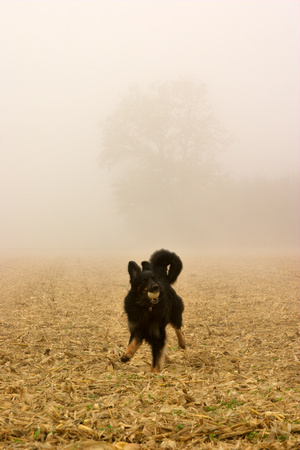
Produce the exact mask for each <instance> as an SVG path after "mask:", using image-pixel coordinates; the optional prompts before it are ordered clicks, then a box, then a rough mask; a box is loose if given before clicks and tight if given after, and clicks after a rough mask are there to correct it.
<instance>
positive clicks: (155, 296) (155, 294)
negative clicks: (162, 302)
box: [148, 292, 159, 300]
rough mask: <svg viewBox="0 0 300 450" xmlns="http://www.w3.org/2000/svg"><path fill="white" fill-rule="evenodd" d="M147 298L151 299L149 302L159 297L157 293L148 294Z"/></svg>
mask: <svg viewBox="0 0 300 450" xmlns="http://www.w3.org/2000/svg"><path fill="white" fill-rule="evenodd" d="M148 297H149V298H151V300H155V299H156V298H158V297H159V292H148Z"/></svg>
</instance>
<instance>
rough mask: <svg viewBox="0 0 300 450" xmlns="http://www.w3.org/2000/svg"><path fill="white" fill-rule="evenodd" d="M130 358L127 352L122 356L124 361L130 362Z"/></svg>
mask: <svg viewBox="0 0 300 450" xmlns="http://www.w3.org/2000/svg"><path fill="white" fill-rule="evenodd" d="M129 360H130V358H129V356H127V355H125V353H124V355H122V356H121V361H122V362H123V363H125V362H128V361H129Z"/></svg>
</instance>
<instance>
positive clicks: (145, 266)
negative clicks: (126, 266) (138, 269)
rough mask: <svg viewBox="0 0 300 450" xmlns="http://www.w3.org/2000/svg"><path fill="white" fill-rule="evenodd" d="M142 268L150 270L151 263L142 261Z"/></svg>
mask: <svg viewBox="0 0 300 450" xmlns="http://www.w3.org/2000/svg"><path fill="white" fill-rule="evenodd" d="M142 268H143V270H152V267H151V264H150V263H149V261H142Z"/></svg>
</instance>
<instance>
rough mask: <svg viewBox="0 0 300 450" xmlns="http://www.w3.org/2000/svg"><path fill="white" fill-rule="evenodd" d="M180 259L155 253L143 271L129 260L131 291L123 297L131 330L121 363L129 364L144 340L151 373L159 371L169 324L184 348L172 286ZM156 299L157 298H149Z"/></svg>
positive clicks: (180, 303)
mask: <svg viewBox="0 0 300 450" xmlns="http://www.w3.org/2000/svg"><path fill="white" fill-rule="evenodd" d="M181 269H182V262H181V260H180V258H179V257H178V256H177V255H176V254H175V253H172V252H169V251H168V250H164V249H162V250H159V251H157V252H155V253H154V254H153V255H152V256H151V258H150V261H149V262H148V261H143V262H142V268H140V266H139V265H138V264H137V263H136V262H134V261H129V263H128V272H129V275H130V284H131V289H130V291H129V292H128V294H127V296H126V297H125V304H124V306H125V312H126V314H127V317H128V327H129V331H130V333H131V334H130V340H129V345H128V348H127V350H126V352H125V353H124V355H123V356H122V358H121V360H122V361H123V362H126V361H129V359H130V358H131V357H132V356H133V355H134V353H135V352H136V350H137V349H138V348H139V346H140V345H141V344H142V342H143V341H144V340H145V341H147V342H148V343H149V344H150V345H151V349H152V366H151V371H152V372H158V371H159V370H160V369H161V367H162V364H163V350H164V346H165V341H166V331H165V329H166V326H167V324H168V323H170V324H171V325H172V326H173V328H174V329H175V332H176V334H177V338H178V343H179V345H180V347H182V348H185V340H184V337H183V335H182V332H181V326H182V313H183V310H184V305H183V301H182V299H181V298H180V297H179V296H178V295H177V293H176V292H175V290H174V289H173V288H172V287H171V284H173V283H174V282H175V281H176V280H177V277H178V275H179V274H180V272H181ZM148 293H150V295H152V296H157V295H158V294H159V296H158V298H157V299H151V298H149V295H148Z"/></svg>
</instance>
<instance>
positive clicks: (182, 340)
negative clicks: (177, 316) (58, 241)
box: [171, 324, 185, 348]
mask: <svg viewBox="0 0 300 450" xmlns="http://www.w3.org/2000/svg"><path fill="white" fill-rule="evenodd" d="M171 325H172V324H171ZM172 327H173V328H174V330H175V333H176V336H177V340H178V345H179V347H181V348H185V338H184V336H183V334H182V331H181V330H180V329H179V328H176V327H175V326H174V325H172Z"/></svg>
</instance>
